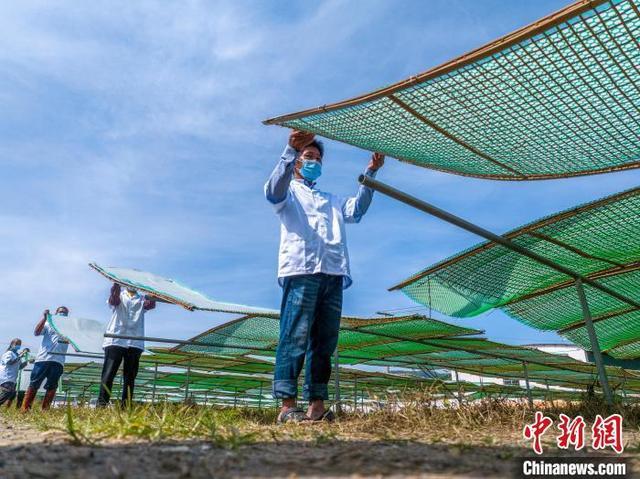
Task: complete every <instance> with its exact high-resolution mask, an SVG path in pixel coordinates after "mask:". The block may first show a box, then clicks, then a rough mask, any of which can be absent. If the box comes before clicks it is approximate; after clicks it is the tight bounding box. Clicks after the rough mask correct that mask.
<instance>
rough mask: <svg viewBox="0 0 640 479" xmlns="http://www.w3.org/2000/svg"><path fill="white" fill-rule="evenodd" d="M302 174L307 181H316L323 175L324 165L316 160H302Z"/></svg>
mask: <svg viewBox="0 0 640 479" xmlns="http://www.w3.org/2000/svg"><path fill="white" fill-rule="evenodd" d="M300 174H301V175H302V177H303V178H304V179H305V180H307V181H316V180H317V179H318V178H320V175H321V174H322V163H320V162H319V161H315V160H302V168H300Z"/></svg>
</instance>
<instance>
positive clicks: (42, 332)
mask: <svg viewBox="0 0 640 479" xmlns="http://www.w3.org/2000/svg"><path fill="white" fill-rule="evenodd" d="M56 314H58V315H60V316H68V315H69V308H67V307H66V306H59V307H58V309H56ZM48 318H49V310H48V309H45V310H44V312H43V313H42V319H41V320H40V321H39V322H38V324H36V329H35V330H34V332H33V334H35V335H36V336H42V343H41V344H40V350H39V351H38V354H37V356H36V360H35V364H34V365H33V371H31V378H30V380H29V387H28V388H27V392H26V393H25V395H24V400H23V401H22V410H23V411H28V410H29V409H31V406H32V405H33V401H34V400H35V398H36V393H37V392H38V389H40V386H41V385H42V383H43V382H45V380H46V382H45V384H44V390H45V395H44V399H43V400H42V409H43V410H45V409H49V407H50V406H51V403H52V402H53V399H54V398H55V397H56V390H57V389H58V382H59V381H60V377H61V376H62V371H63V369H64V361H65V359H66V354H67V349H69V341H68V340H67V339H66V338H65V337H64V336H61V335H59V334H58V333H57V332H56V330H55V329H53V327H52V326H51V325H50V324H49V322H48Z"/></svg>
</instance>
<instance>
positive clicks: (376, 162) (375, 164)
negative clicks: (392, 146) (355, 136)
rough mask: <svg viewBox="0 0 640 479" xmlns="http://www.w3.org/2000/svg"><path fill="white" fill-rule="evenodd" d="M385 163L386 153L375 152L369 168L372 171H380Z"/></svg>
mask: <svg viewBox="0 0 640 479" xmlns="http://www.w3.org/2000/svg"><path fill="white" fill-rule="evenodd" d="M382 165H384V155H383V154H382V153H378V152H376V153H374V154H373V155H371V160H370V161H369V166H368V168H369V169H370V170H372V171H378V170H379V169H380V168H382Z"/></svg>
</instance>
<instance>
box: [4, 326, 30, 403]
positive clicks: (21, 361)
mask: <svg viewBox="0 0 640 479" xmlns="http://www.w3.org/2000/svg"><path fill="white" fill-rule="evenodd" d="M21 347H22V340H21V339H20V338H14V339H12V340H11V342H10V343H9V347H8V348H7V350H6V351H5V353H4V354H3V355H2V357H0V406H2V405H3V404H5V403H6V404H7V407H10V406H11V402H12V401H13V400H14V399H15V397H16V384H17V381H18V374H19V373H20V370H21V369H23V368H24V367H25V366H26V365H27V356H28V355H29V350H28V349H23V350H22V351H20V348H21Z"/></svg>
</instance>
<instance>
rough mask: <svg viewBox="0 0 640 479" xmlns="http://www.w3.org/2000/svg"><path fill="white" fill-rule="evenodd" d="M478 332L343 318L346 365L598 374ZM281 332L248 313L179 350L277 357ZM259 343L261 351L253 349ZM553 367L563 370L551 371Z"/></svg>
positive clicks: (404, 320)
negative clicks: (482, 336) (527, 366)
mask: <svg viewBox="0 0 640 479" xmlns="http://www.w3.org/2000/svg"><path fill="white" fill-rule="evenodd" d="M477 333H479V331H477V330H472V329H468V328H461V327H459V326H455V325H451V324H448V323H444V322H442V321H436V320H432V319H429V318H425V317H422V316H407V317H396V318H375V319H356V318H343V321H342V324H341V331H340V337H339V340H338V351H339V359H340V365H341V366H355V365H368V366H386V367H402V368H418V369H423V370H426V369H432V368H446V369H455V370H460V371H465V372H470V373H475V374H481V375H494V376H497V377H522V375H523V362H527V363H528V364H529V374H530V378H531V379H532V380H543V381H546V380H548V381H551V382H552V383H553V384H556V385H564V386H567V387H571V386H574V387H575V386H576V385H586V384H591V383H593V382H594V378H595V375H596V372H595V368H594V366H593V365H592V364H588V363H583V362H580V361H577V360H575V359H572V358H570V357H568V356H564V355H556V354H549V353H545V352H543V351H540V350H537V349H532V348H526V347H518V346H510V345H506V344H501V343H496V342H492V341H487V340H486V339H484V338H473V337H461V336H460V335H462V334H465V335H468V334H477ZM278 335H279V323H278V320H277V319H274V318H271V317H268V318H263V317H256V316H247V317H244V318H239V319H237V320H234V321H231V322H228V323H225V324H222V325H220V326H217V327H215V328H212V329H211V330H209V331H207V332H205V333H203V334H201V335H198V336H196V337H195V338H193V340H194V341H198V342H204V343H207V344H209V343H210V344H211V346H206V345H203V346H199V345H198V346H191V345H183V346H179V347H177V348H175V349H174V350H175V351H176V352H185V351H191V352H196V351H197V352H198V353H201V354H208V352H211V353H213V354H220V353H224V354H228V355H238V356H243V355H246V354H249V353H253V354H259V355H260V356H264V357H270V358H273V357H274V356H275V349H276V347H277V342H278ZM447 335H450V336H447ZM229 345H230V346H229ZM254 347H255V348H257V349H251V348H254ZM550 371H560V373H559V374H550V373H549V372H550ZM609 374H610V377H611V378H612V382H614V383H618V382H621V381H622V380H623V377H624V376H623V373H622V370H621V369H620V368H609Z"/></svg>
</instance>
